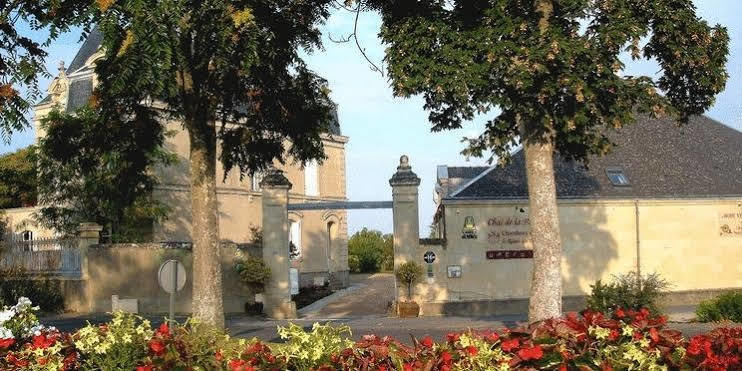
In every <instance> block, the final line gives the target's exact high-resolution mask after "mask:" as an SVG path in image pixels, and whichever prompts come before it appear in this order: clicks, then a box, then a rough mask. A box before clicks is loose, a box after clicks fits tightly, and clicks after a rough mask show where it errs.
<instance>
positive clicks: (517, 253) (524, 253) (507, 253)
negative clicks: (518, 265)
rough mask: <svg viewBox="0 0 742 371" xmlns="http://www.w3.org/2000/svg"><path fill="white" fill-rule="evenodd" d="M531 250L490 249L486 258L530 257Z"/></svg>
mask: <svg viewBox="0 0 742 371" xmlns="http://www.w3.org/2000/svg"><path fill="white" fill-rule="evenodd" d="M532 258H533V250H491V251H487V259H532Z"/></svg>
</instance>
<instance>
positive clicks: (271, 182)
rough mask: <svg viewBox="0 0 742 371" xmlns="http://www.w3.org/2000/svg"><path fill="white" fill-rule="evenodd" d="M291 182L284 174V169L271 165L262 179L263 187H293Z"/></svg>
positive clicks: (261, 184) (261, 185)
mask: <svg viewBox="0 0 742 371" xmlns="http://www.w3.org/2000/svg"><path fill="white" fill-rule="evenodd" d="M291 186H292V185H291V182H289V179H288V178H286V176H285V175H283V170H280V169H277V168H276V167H275V166H273V165H271V166H269V167H268V169H267V170H266V172H265V174H264V175H263V180H261V181H260V187H261V188H286V189H291Z"/></svg>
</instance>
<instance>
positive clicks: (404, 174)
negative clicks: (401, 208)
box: [389, 155, 420, 187]
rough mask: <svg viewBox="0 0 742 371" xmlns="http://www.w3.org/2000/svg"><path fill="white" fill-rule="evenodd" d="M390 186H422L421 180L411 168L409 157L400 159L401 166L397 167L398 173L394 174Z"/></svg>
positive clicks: (403, 156) (404, 156)
mask: <svg viewBox="0 0 742 371" xmlns="http://www.w3.org/2000/svg"><path fill="white" fill-rule="evenodd" d="M389 184H390V185H391V186H392V187H394V186H405V185H414V186H419V185H420V178H419V177H418V176H417V174H415V173H414V172H413V171H412V166H410V158H409V157H407V155H402V157H400V158H399V166H397V172H396V173H394V175H393V176H392V178H391V179H389Z"/></svg>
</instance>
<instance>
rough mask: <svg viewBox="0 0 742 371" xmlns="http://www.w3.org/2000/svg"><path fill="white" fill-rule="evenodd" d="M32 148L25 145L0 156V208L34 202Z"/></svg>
mask: <svg viewBox="0 0 742 371" xmlns="http://www.w3.org/2000/svg"><path fill="white" fill-rule="evenodd" d="M34 158H35V156H34V148H33V147H26V148H22V149H19V150H17V151H15V152H11V153H6V154H4V155H2V156H0V209H7V208H12V207H23V206H31V205H35V204H36V188H37V178H36V160H35V159H34Z"/></svg>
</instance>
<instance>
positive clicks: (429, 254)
mask: <svg viewBox="0 0 742 371" xmlns="http://www.w3.org/2000/svg"><path fill="white" fill-rule="evenodd" d="M423 260H425V262H426V263H428V264H433V262H434V261H435V253H434V252H432V251H428V252H426V253H425V255H423Z"/></svg>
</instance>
